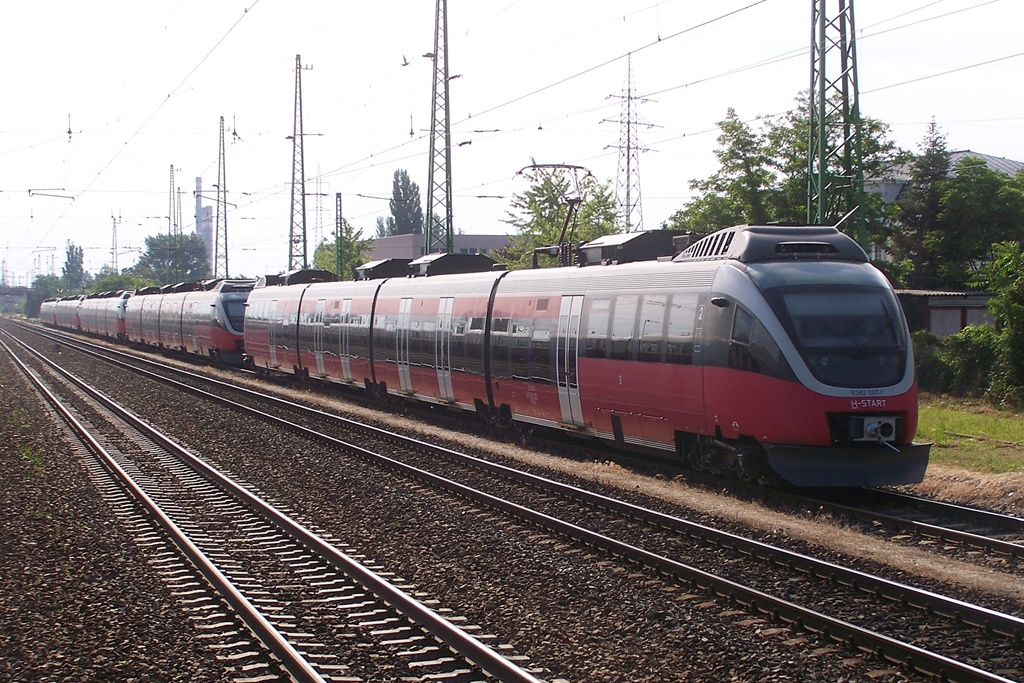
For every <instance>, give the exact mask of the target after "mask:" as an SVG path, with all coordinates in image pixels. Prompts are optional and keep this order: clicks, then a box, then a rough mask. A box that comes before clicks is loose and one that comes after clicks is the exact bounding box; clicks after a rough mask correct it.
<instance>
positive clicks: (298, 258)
mask: <svg viewBox="0 0 1024 683" xmlns="http://www.w3.org/2000/svg"><path fill="white" fill-rule="evenodd" d="M312 68H313V67H311V66H310V67H306V69H307V70H309V69H312ZM302 69H303V67H302V57H301V56H300V55H295V122H294V124H293V127H292V135H291V138H290V139H291V141H292V211H291V231H290V233H289V235H288V270H299V269H302V270H305V269H306V268H308V267H309V262H308V260H307V258H306V163H305V159H304V158H303V152H302Z"/></svg>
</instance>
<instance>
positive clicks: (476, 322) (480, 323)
mask: <svg viewBox="0 0 1024 683" xmlns="http://www.w3.org/2000/svg"><path fill="white" fill-rule="evenodd" d="M469 329H471V330H481V331H482V330H483V329H484V319H483V318H471V319H470V321H469Z"/></svg>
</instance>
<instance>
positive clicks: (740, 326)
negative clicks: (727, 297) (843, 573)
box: [732, 306, 754, 344]
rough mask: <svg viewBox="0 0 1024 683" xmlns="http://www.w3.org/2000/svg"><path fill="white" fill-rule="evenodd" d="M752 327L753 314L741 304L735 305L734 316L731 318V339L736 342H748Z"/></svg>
mask: <svg viewBox="0 0 1024 683" xmlns="http://www.w3.org/2000/svg"><path fill="white" fill-rule="evenodd" d="M753 327H754V316H753V315H751V314H750V311H748V310H747V309H745V308H743V307H742V306H737V307H736V317H734V318H733V319H732V340H733V341H734V342H736V343H737V344H749V343H750V336H751V331H752V329H753Z"/></svg>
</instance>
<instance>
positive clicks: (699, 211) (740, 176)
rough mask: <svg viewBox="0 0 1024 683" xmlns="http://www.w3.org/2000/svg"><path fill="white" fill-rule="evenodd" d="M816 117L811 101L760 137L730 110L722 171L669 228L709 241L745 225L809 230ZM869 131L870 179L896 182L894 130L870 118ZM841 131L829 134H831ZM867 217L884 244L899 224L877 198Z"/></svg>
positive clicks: (697, 184)
mask: <svg viewBox="0 0 1024 683" xmlns="http://www.w3.org/2000/svg"><path fill="white" fill-rule="evenodd" d="M809 111H810V110H809V108H808V102H807V96H806V93H805V94H802V95H801V96H800V97H798V98H797V107H796V108H795V109H793V110H791V111H789V112H786V113H785V114H782V115H781V116H778V117H774V118H769V119H765V120H764V121H763V122H762V130H760V131H758V130H754V129H753V128H751V126H750V125H748V124H747V123H746V122H744V121H741V120H740V119H739V117H738V116H737V115H736V112H735V110H733V109H731V108H730V109H729V110H727V112H726V118H725V119H724V120H722V121H720V122H719V123H718V127H719V130H720V134H719V136H718V144H719V148H718V150H717V151H716V152H715V155H716V156H717V157H718V161H719V170H718V171H716V172H715V173H714V174H713V175H712V176H711V177H709V178H707V179H705V180H692V181H690V188H691V189H693V190H696V191H697V193H696V195H695V196H694V198H693V199H692V200H690V202H688V203H687V205H686V206H685V207H683V208H682V209H680V210H679V211H677V212H676V213H675V214H673V215H672V217H670V218H669V220H668V221H667V222H666V223H665V224H664V225H663V226H662V227H664V228H673V229H685V230H690V231H691V232H694V233H697V234H706V233H709V232H714V231H715V230H719V229H721V228H727V227H729V226H731V225H737V224H741V223H763V222H768V221H794V222H798V223H802V222H803V221H804V220H805V219H806V216H807V152H808V147H807V142H808V135H809V131H810V114H809ZM861 125H862V131H863V155H864V156H863V164H864V175H865V177H867V178H873V179H885V178H889V177H892V176H893V175H894V173H895V169H896V168H898V166H899V165H900V164H901V163H902V162H903V160H904V159H905V156H906V155H905V153H904V152H903V151H902V150H900V149H899V148H898V147H897V146H896V145H895V143H893V142H892V141H891V140H890V139H889V127H888V126H887V125H885V124H883V123H882V122H880V121H877V120H875V119H870V118H862V124H861ZM838 128H839V127H837V126H829V130H830V131H834V130H837V129H838ZM831 144H833V145H834V146H836V145H838V144H839V141H838V140H833V141H831ZM864 209H865V217H866V222H867V227H868V235H869V236H870V237H871V239H872V241H874V242H876V243H884V242H885V240H886V238H887V236H888V226H889V224H890V222H891V218H892V216H891V215H890V213H889V212H890V209H889V207H887V206H886V204H885V202H884V201H883V198H882V197H880V196H878V195H873V194H870V193H869V194H868V195H867V196H866V197H865V206H864Z"/></svg>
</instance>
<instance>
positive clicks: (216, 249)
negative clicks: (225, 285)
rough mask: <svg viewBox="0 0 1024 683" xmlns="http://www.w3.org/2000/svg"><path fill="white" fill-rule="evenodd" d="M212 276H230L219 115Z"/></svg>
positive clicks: (223, 164)
mask: <svg viewBox="0 0 1024 683" xmlns="http://www.w3.org/2000/svg"><path fill="white" fill-rule="evenodd" d="M213 277H215V278H219V277H230V273H229V271H228V173H227V160H226V158H225V156H224V117H223V116H222V117H220V151H219V153H218V154H217V209H216V213H215V218H214V227H213Z"/></svg>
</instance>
